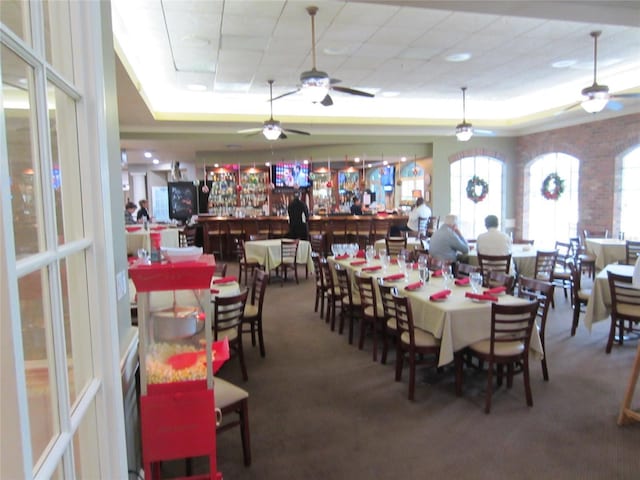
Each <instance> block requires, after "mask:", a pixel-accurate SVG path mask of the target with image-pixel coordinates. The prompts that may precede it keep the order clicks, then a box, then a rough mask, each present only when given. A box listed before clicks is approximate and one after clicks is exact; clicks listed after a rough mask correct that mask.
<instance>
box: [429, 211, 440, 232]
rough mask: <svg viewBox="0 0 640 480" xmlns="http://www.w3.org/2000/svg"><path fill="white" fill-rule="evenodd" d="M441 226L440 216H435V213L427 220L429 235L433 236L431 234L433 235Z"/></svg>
mask: <svg viewBox="0 0 640 480" xmlns="http://www.w3.org/2000/svg"><path fill="white" fill-rule="evenodd" d="M439 226H440V217H437V216H433V215H432V216H430V217H429V220H428V222H427V237H431V235H433V232H435V231H436V230H438V227H439Z"/></svg>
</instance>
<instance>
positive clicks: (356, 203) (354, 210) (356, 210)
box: [351, 197, 362, 215]
mask: <svg viewBox="0 0 640 480" xmlns="http://www.w3.org/2000/svg"><path fill="white" fill-rule="evenodd" d="M351 215H362V205H361V204H360V199H359V198H358V197H353V203H352V204H351Z"/></svg>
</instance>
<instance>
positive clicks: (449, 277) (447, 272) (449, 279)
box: [442, 263, 453, 288]
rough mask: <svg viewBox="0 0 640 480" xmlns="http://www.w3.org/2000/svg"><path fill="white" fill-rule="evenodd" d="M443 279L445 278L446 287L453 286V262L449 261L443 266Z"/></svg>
mask: <svg viewBox="0 0 640 480" xmlns="http://www.w3.org/2000/svg"><path fill="white" fill-rule="evenodd" d="M442 279H443V280H444V288H451V284H452V283H453V273H451V264H449V263H447V264H444V265H443V266H442Z"/></svg>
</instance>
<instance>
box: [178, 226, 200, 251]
mask: <svg viewBox="0 0 640 480" xmlns="http://www.w3.org/2000/svg"><path fill="white" fill-rule="evenodd" d="M197 233H198V225H197V224H196V225H185V226H184V228H183V229H182V230H181V231H180V232H178V243H179V245H180V246H181V247H193V246H195V244H196V235H197Z"/></svg>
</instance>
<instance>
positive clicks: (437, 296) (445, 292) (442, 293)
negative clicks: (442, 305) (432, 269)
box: [429, 290, 451, 300]
mask: <svg viewBox="0 0 640 480" xmlns="http://www.w3.org/2000/svg"><path fill="white" fill-rule="evenodd" d="M449 295H451V290H440V291H439V292H436V293H434V294H433V295H431V296H430V297H429V300H442V299H443V298H447V297H448V296H449Z"/></svg>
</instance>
